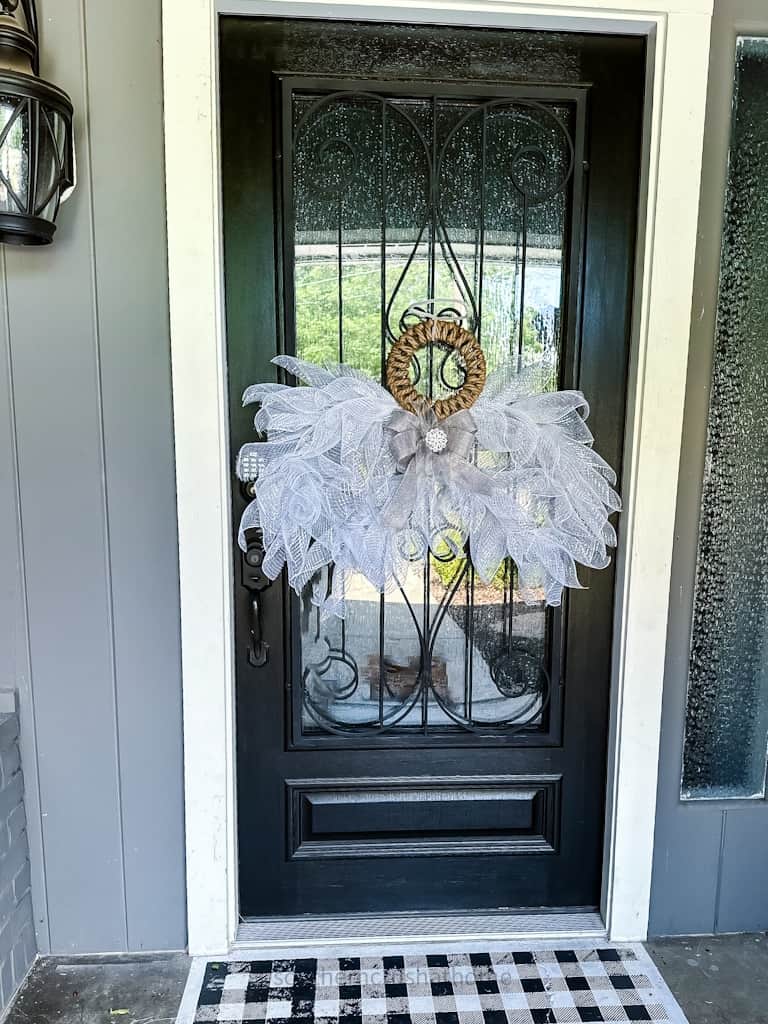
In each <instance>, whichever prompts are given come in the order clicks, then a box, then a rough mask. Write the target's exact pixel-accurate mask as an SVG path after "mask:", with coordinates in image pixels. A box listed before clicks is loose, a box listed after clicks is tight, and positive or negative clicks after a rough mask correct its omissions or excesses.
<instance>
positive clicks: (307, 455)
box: [237, 304, 621, 618]
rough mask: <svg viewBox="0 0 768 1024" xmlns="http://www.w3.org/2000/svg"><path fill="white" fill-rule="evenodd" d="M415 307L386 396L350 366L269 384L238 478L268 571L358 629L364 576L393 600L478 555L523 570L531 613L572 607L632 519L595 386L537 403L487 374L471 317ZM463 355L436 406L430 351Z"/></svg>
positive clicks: (481, 569)
mask: <svg viewBox="0 0 768 1024" xmlns="http://www.w3.org/2000/svg"><path fill="white" fill-rule="evenodd" d="M437 308H438V307H437V306H436V305H435V304H424V305H423V306H422V307H417V308H415V310H414V309H411V310H410V311H409V312H411V313H413V312H414V311H415V312H416V314H417V316H418V319H417V320H416V322H415V323H412V324H411V326H408V327H407V328H406V329H405V331H404V333H403V334H402V335H401V337H400V338H399V339H398V340H397V341H396V342H395V344H393V345H392V347H391V349H390V352H389V356H388V358H387V363H386V375H385V378H386V387H383V386H382V384H381V383H380V382H379V381H377V380H374V379H372V378H371V377H369V376H367V375H366V374H365V373H363V372H361V371H360V370H358V369H355V368H354V367H352V366H349V365H345V364H338V365H328V366H318V365H315V364H313V363H309V362H304V361H302V360H300V359H297V358H294V357H292V356H287V355H280V356H277V357H276V358H275V359H273V360H272V361H273V363H274V364H275V365H276V366H278V367H281V368H282V369H283V370H284V371H286V372H287V373H288V374H290V375H291V376H293V377H294V378H295V379H296V380H297V381H299V382H301V385H302V386H298V387H296V386H292V385H286V384H277V383H262V384H255V385H253V386H252V387H249V388H248V389H247V390H246V392H245V395H244V397H243V401H244V404H250V403H256V404H258V411H257V412H256V416H255V420H254V425H255V428H256V430H257V431H259V432H260V433H261V434H263V435H264V436H265V438H266V439H265V440H259V441H255V442H252V443H249V444H246V445H244V446H243V448H242V449H241V451H240V453H239V457H238V464H237V472H238V476H239V477H240V479H241V480H243V481H247V482H253V486H252V493H253V494H254V498H253V501H251V503H250V504H249V505H248V506H247V508H246V509H245V512H244V514H243V516H242V520H241V523H240V531H239V543H240V546H241V547H242V548H243V549H244V550H245V549H246V547H247V544H246V532H247V531H249V530H252V529H259V530H261V532H262V535H263V545H264V559H263V563H262V570H263V572H264V574H265V576H267V577H268V578H269V579H273V580H274V579H276V578H277V577H278V576H279V575H280V574H281V572H282V571H283V568H284V567H287V575H288V581H289V583H290V586H291V587H292V588H293V589H294V590H295V591H296V593H297V594H301V593H302V592H305V590H306V589H307V588H308V584H310V583H311V584H312V586H311V600H312V602H313V603H314V604H316V605H318V606H319V607H320V608H321V609H322V611H323V612H325V613H330V614H333V615H336V616H339V617H340V618H344V616H345V615H346V612H347V603H346V600H345V596H346V594H347V593H348V589H349V584H350V583H351V580H352V577H353V576H354V574H357V573H360V574H362V575H363V576H364V577H365V578H366V579H367V580H368V581H369V582H370V583H371V584H372V586H373V587H374V588H376V590H378V591H379V592H380V593H385V592H388V591H390V590H392V589H393V588H401V589H402V587H403V586H404V583H405V580H406V577H407V575H408V571H409V568H410V567H411V566H412V565H414V563H422V564H423V563H424V562H425V561H426V560H427V559H429V558H430V555H431V556H432V557H435V558H437V559H440V560H445V558H446V553H447V555H448V557H451V558H452V557H456V556H461V557H466V558H467V559H468V560H469V562H471V564H472V566H473V567H474V569H475V572H476V573H477V574H478V575H479V577H480V578H481V579H482V580H483V581H484V582H485V583H490V582H491V581H492V580H493V579H494V578H495V577H496V575H497V573H498V572H499V571H500V569H501V567H502V566H503V564H504V562H505V560H506V559H507V558H510V559H512V560H513V561H514V563H515V565H516V566H517V570H518V586H519V589H520V592H521V594H522V597H523V599H524V600H526V602H530V603H534V602H538V601H541V599H542V596H543V598H544V600H545V602H546V603H547V604H548V605H559V604H560V602H561V599H562V593H563V589H564V588H565V587H579V586H580V583H579V579H578V575H577V564H581V565H583V566H589V567H591V568H594V569H602V568H605V567H606V566H607V565H608V564H609V561H610V559H609V556H608V548H611V547H615V545H616V534H615V531H614V528H613V526H612V525H611V523H610V521H609V516H610V515H611V514H612V513H613V512H616V511H618V510H619V509H620V508H621V502H620V499H619V496H618V495H617V493H616V491H615V490H614V485H615V483H616V476H615V473H614V472H613V470H612V469H611V467H610V466H609V465H608V464H607V463H606V462H605V460H604V459H602V458H601V456H600V455H599V454H598V453H597V452H596V451H595V450H594V448H593V437H592V434H591V433H590V431H589V429H588V427H587V424H586V419H587V417H588V415H589V406H588V404H587V400H586V399H585V397H584V395H583V394H582V393H581V392H580V391H550V392H544V393H534V392H533V391H532V389H531V386H530V380H529V379H528V376H527V375H526V373H525V372H522V373H517V372H512V371H511V370H510V368H509V367H503V366H502V367H501V368H499V369H498V370H496V371H495V372H494V373H493V374H491V375H487V373H486V363H485V358H484V355H483V351H482V349H481V348H480V345H479V344H478V341H477V339H476V338H475V336H474V335H473V334H472V333H470V332H469V331H468V330H467V329H465V328H464V327H463V326H462V323H461V320H462V317H461V314H460V312H459V313H458V314H457V313H447V314H446V313H445V312H443V313H436V312H435V310H436V309H437ZM432 346H437V347H439V348H443V349H446V350H450V351H452V354H453V356H454V358H455V361H456V363H457V364H458V368H459V371H460V375H461V380H462V383H461V386H460V387H459V388H458V389H457V390H456V391H455V392H454V393H452V394H451V395H450V396H449V397H447V398H439V399H437V400H434V401H430V400H429V399H428V398H427V397H425V396H424V395H422V394H420V393H419V391H418V390H417V387H416V385H415V383H414V381H413V379H412V377H413V373H412V366H413V363H414V357H415V354H416V353H417V352H418V351H419V350H420V349H422V348H429V347H432Z"/></svg>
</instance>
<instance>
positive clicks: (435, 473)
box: [384, 406, 494, 529]
mask: <svg viewBox="0 0 768 1024" xmlns="http://www.w3.org/2000/svg"><path fill="white" fill-rule="evenodd" d="M386 428H387V431H388V432H389V433H390V440H389V444H390V450H391V452H392V454H393V455H394V457H395V461H396V463H397V471H398V473H401V474H402V477H403V478H402V480H401V481H400V485H399V487H398V488H397V490H396V491H395V493H394V494H393V495H392V497H391V498H390V500H389V501H388V503H387V505H386V507H385V509H384V522H385V524H386V526H388V527H392V528H395V529H401V528H403V527H405V526H406V525H407V523H408V517H409V515H410V513H411V511H412V510H413V509H414V508H415V507H416V505H417V504H418V499H419V494H420V492H422V491H423V488H425V487H435V486H436V485H437V486H439V485H444V486H446V487H451V486H459V487H463V488H464V489H465V490H467V491H470V492H473V493H475V494H484V495H490V494H492V492H493V490H494V482H493V480H492V479H491V477H489V476H488V474H487V473H484V472H483V471H482V470H481V469H478V467H477V466H475V465H473V463H471V462H470V461H469V458H470V456H471V454H472V450H473V449H474V447H475V434H476V433H477V427H476V426H475V421H474V419H473V418H472V414H471V413H469V412H467V411H466V410H462V411H461V412H456V413H454V414H453V415H452V416H448V417H446V418H445V419H444V420H438V418H437V416H435V414H434V412H433V410H432V409H431V407H429V406H425V407H424V409H423V410H422V411H421V412H420V413H418V414H417V413H411V412H406V411H405V410H404V409H398V410H397V411H395V412H393V413H392V415H391V416H390V418H389V420H388V421H387V425H386ZM434 428H439V429H440V430H442V431H443V432H444V433H445V436H446V438H447V443H446V446H445V448H443V450H442V451H439V452H435V451H432V450H431V449H430V448H429V447H428V445H427V440H426V438H427V434H428V433H429V431H430V430H433V429H434Z"/></svg>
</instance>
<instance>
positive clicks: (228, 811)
mask: <svg viewBox="0 0 768 1024" xmlns="http://www.w3.org/2000/svg"><path fill="white" fill-rule="evenodd" d="M711 9H712V0H538V2H522V0H520V2H518V0H390V2H389V3H387V4H386V5H383V4H381V3H379V2H378V0H357V2H356V3H353V4H349V3H347V4H345V3H335V2H332V3H328V2H327V0H304V2H295V0H227V2H225V3H224V4H222V5H221V10H222V12H224V13H234V14H252V15H258V14H270V15H273V16H280V15H281V16H284V17H301V16H304V17H307V16H322V17H339V18H352V19H357V20H364V19H369V20H377V21H404V22H408V23H414V22H416V21H419V22H435V23H441V24H447V23H450V24H465V25H468V26H469V25H472V26H479V25H482V26H497V27H510V28H512V27H521V28H533V27H535V28H541V29H547V28H550V29H561V30H562V29H571V30H574V31H582V32H584V31H587V32H589V31H602V32H606V31H608V32H622V33H632V34H645V35H647V36H648V38H649V75H648V95H649V103H648V104H647V107H648V109H647V116H646V132H645V158H644V170H643V188H642V195H643V200H642V207H641V215H640V235H639V245H638V262H637V284H636V292H635V295H636V298H635V316H634V329H633V339H632V351H631V362H630V379H629V389H628V395H629V401H628V411H627V427H626V452H625V460H624V467H625V468H624V477H623V480H622V494H623V497H624V507H625V511H624V512H623V515H622V519H621V526H620V533H621V543H620V547H619V551H618V554H617V559H618V573H617V584H616V586H617V599H616V617H615V635H614V651H615V655H614V668H613V689H612V712H611V735H610V747H609V761H608V789H607V802H606V848H605V868H604V886H603V889H604V893H603V913H604V917H605V921H606V925H607V927H608V930H609V934H610V937H611V938H612V939H613V940H616V941H619V940H641V939H644V938H645V936H646V932H647V927H648V911H649V902H650V890H651V869H652V859H653V833H654V821H655V815H656V782H657V762H658V751H659V735H660V728H661V698H662V684H663V674H664V654H665V645H666V630H667V611H668V605H669V585H670V568H671V558H672V544H673V528H674V521H675V503H676V495H677V480H678V461H679V454H680V439H681V430H682V418H683V403H684V395H685V376H686V365H687V358H688V335H689V325H690V311H691V295H692V282H693V266H694V253H695V244H696V225H697V213H698V195H699V176H700V170H701V150H702V139H703V131H704V109H705V99H706V79H707V67H708V56H709V29H710V21H711ZM217 20H218V12H217V10H216V3H215V0H164V2H163V56H164V77H165V141H166V181H167V200H168V255H169V278H170V298H171V341H172V361H173V399H174V421H175V432H176V474H177V490H178V517H179V557H180V578H181V622H182V663H183V693H184V751H185V753H184V766H185V793H186V852H187V900H188V923H189V948H190V952H192V953H193V954H211V955H216V954H222V953H225V952H227V950H229V949H230V948H231V946H232V943H233V942H234V940H235V935H236V930H237V925H238V904H237V874H236V872H237V840H236V820H235V787H236V779H235V756H234V710H233V709H234V671H233V658H232V593H233V581H232V550H231V536H232V531H231V522H230V505H229V487H230V481H231V459H230V452H229V447H228V436H227V434H228V431H227V407H226V386H225V384H226V374H225V359H226V346H225V338H224V320H223V312H222V308H223V307H222V295H223V287H222V253H221V202H220V183H219V134H218V67H217V43H218V39H217Z"/></svg>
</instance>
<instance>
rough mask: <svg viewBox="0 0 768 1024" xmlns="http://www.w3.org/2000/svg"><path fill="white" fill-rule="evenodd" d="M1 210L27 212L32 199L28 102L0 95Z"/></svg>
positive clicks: (4, 211) (1, 211) (5, 211)
mask: <svg viewBox="0 0 768 1024" xmlns="http://www.w3.org/2000/svg"><path fill="white" fill-rule="evenodd" d="M0 138H2V140H3V141H2V144H0V213H26V212H27V203H28V199H29V150H30V145H29V104H28V102H27V101H26V100H20V99H19V98H18V97H17V96H4V95H0Z"/></svg>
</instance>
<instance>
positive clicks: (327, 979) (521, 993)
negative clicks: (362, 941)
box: [178, 946, 685, 1024]
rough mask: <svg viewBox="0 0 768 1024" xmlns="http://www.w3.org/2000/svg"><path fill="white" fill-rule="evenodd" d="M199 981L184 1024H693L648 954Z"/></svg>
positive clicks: (281, 963)
mask: <svg viewBox="0 0 768 1024" xmlns="http://www.w3.org/2000/svg"><path fill="white" fill-rule="evenodd" d="M198 972H199V973H198V974H197V977H196V979H193V978H190V988H191V989H192V992H190V995H191V996H192V999H187V998H185V1004H183V1005H182V1013H181V1014H180V1016H179V1018H178V1020H179V1024H209V1022H214V1021H215V1022H221V1024H233V1022H235V1021H238V1022H239V1021H263V1022H269V1024H283V1022H288V1021H315V1022H318V1024H411V1022H413V1024H508V1022H511V1024H560V1022H566V1021H567V1022H569V1024H570V1022H576V1024H579V1022H582V1021H653V1022H656V1024H659V1022H664V1024H667V1022H675V1024H685V1018H684V1017H683V1015H682V1012H681V1011H680V1009H679V1007H678V1006H677V1004H676V1002H675V1000H674V998H673V997H672V994H671V993H670V992H669V989H668V988H667V987H666V985H665V984H664V982H663V981H662V979H661V976H660V975H659V973H658V971H657V970H656V968H655V966H654V965H653V963H652V961H651V959H650V957H649V956H648V954H647V953H646V952H645V950H644V949H643V948H642V946H631V947H622V948H618V947H610V948H600V949H595V948H589V947H585V948H568V949H531V950H528V951H525V950H522V951H517V952H490V953H482V952H480V953H446V954H441V955H438V954H431V953H430V954H424V955H406V956H365V957H343V958H339V959H336V958H334V959H331V958H329V959H322V958H320V959H314V958H296V959H279V960H277V959H275V960H253V961H243V960H232V961H216V962H208V963H205V962H202V963H199V964H198ZM193 973H194V969H193ZM192 1000H194V1001H192ZM185 1005H186V1009H185Z"/></svg>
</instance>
